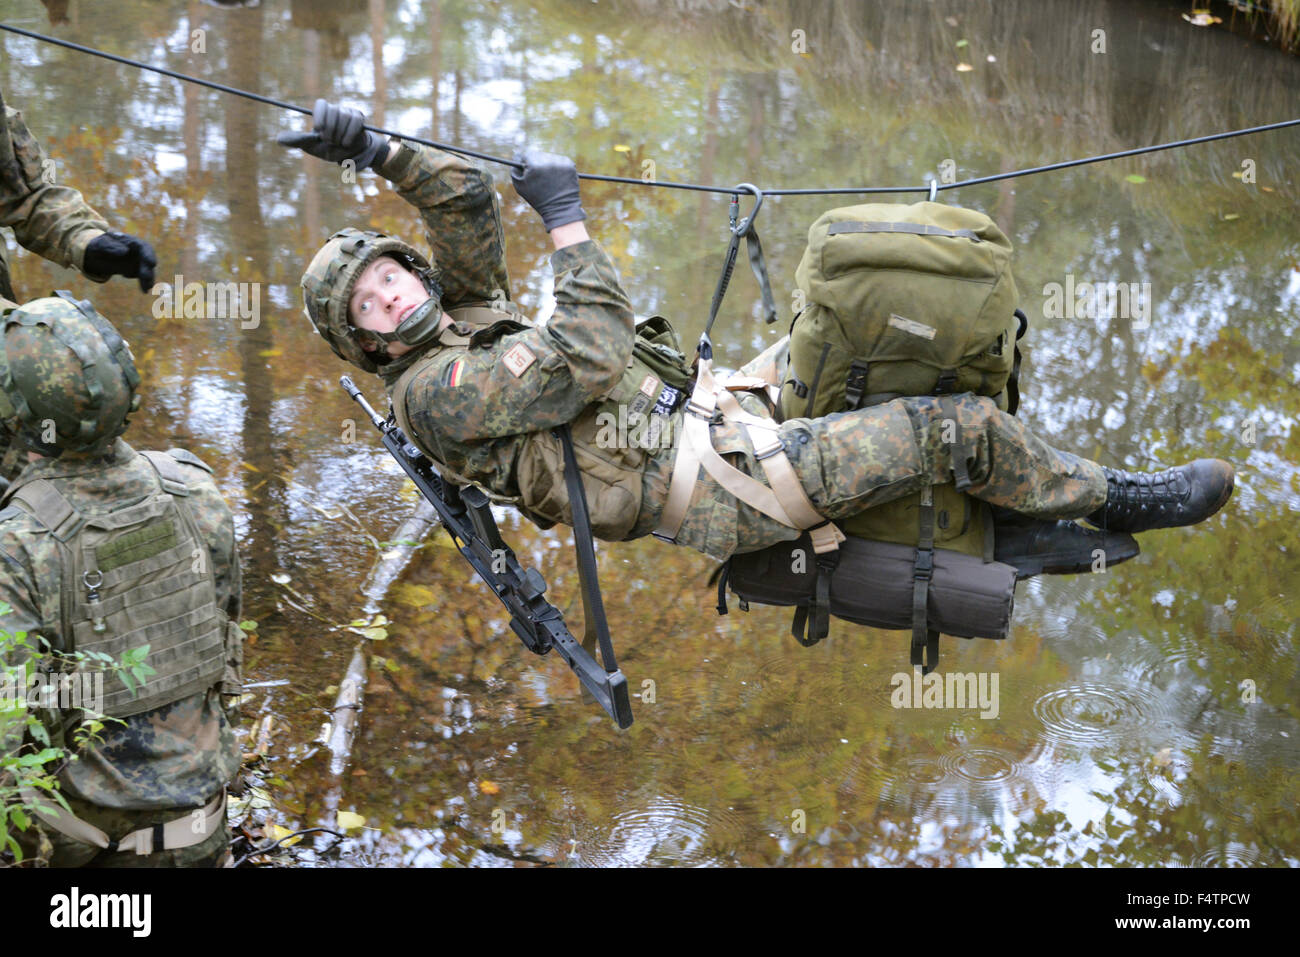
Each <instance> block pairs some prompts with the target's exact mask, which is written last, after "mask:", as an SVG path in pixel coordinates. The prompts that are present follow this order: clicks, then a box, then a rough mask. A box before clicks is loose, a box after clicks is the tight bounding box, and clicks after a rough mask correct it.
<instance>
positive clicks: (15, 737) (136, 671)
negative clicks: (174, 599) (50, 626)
mask: <svg viewBox="0 0 1300 957" xmlns="http://www.w3.org/2000/svg"><path fill="white" fill-rule="evenodd" d="M10 611H12V609H11V608H10V606H8V605H7V604H5V603H4V602H0V617H3V616H4V615H7V614H9V612H10ZM148 654H149V646H148V645H144V646H142V647H140V648H133V649H131V650H129V651H127V652H124V653H123V655H122V659H121V661H114V660H113V659H112V658H111V657H110V656H108V655H106V654H103V653H102V652H88V653H80V652H77V653H73V654H59V653H56V652H54V651H52V650H51V649H50V648H49V646H48V644H47V643H46V642H45V640H44V639H43V638H40V637H39V636H31V635H29V634H28V633H27V632H25V631H16V632H9V631H7V630H5V629H3V628H0V852H4V851H7V852H9V853H10V854H12V855H13V859H14V861H15V862H21V861H22V860H23V859H24V850H23V846H22V845H21V844H20V843H19V840H18V834H19V833H20V832H25V831H27V830H28V829H29V828H30V827H31V825H32V820H33V816H34V815H33V812H36V811H39V812H41V813H45V814H51V813H57V812H58V811H59V810H60V809H62V810H67V811H69V813H71V811H70V809H69V808H68V803H67V801H66V800H65V799H64V797H63V795H62V794H61V793H60V792H59V782H58V774H59V771H60V770H61V769H62V767H63V766H64V764H65V763H67V762H69V761H76V760H78V753H79V752H83V751H85V750H87V749H88V748H91V747H94V746H96V745H98V744H101V743H103V738H102V735H101V733H102V732H103V730H104V728H105V727H106V726H107V723H109V722H112V723H116V724H122V723H123V722H121V721H120V720H119V719H117V718H110V717H107V716H106V715H103V714H100V713H98V712H96V711H92V710H88V709H84V710H83V711H82V721H81V723H80V724H79V725H78V726H77V727H76V728H75V730H74V731H73V732H72V741H71V742H65V741H64V740H63V739H62V736H61V735H58V736H57V737H55V738H52V737H51V734H50V727H51V726H57V724H56V718H57V715H58V714H59V711H58V710H57V708H56V709H45V708H41V707H40V705H41V704H42V703H50V702H42V701H41V700H40V699H38V700H37V701H36V702H34V703H33V702H29V697H30V696H31V694H30V688H31V686H32V684H33V682H34V681H35V680H37V679H36V676H37V675H38V674H41V673H44V674H67V673H73V674H77V675H82V674H86V673H91V674H101V675H104V676H107V675H109V674H117V675H118V677H120V678H121V680H122V681H123V683H125V684H126V686H127V688H129V689H130V690H131V692H132V694H138V688H139V687H140V686H143V684H144V683H145V681H146V680H147V679H148V678H149V676H150V675H153V674H155V671H154V669H153V668H152V667H151V666H149V665H148V664H146V663H145V658H146V657H147V656H148ZM41 665H46V667H45V668H41V667H40V666H41ZM54 703H55V704H57V702H54ZM83 703H84V702H83ZM31 704H34V706H29V705H31Z"/></svg>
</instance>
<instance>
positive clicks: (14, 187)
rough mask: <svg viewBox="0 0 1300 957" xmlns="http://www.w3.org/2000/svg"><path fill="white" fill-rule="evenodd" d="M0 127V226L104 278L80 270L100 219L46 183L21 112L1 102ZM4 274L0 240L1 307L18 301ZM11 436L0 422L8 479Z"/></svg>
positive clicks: (102, 226)
mask: <svg viewBox="0 0 1300 957" xmlns="http://www.w3.org/2000/svg"><path fill="white" fill-rule="evenodd" d="M0 107H3V109H4V120H5V121H4V125H3V126H0V226H10V227H12V228H13V231H14V236H15V237H16V238H17V239H18V242H19V243H20V244H21V245H22V246H23V248H25V249H29V250H31V251H32V252H34V253H36V254H37V255H38V256H41V257H43V258H45V259H48V260H49V261H50V262H53V263H58V264H59V265H60V266H71V267H73V268H75V269H76V270H77V271H78V272H80V273H82V274H83V275H85V276H86V278H88V279H91V280H93V281H95V282H104V281H105V279H106V278H107V277H101V276H92V275H89V274H88V273H86V272H85V269H84V265H83V264H84V261H85V256H86V247H87V246H89V245H90V243H91V241H92V240H94V239H95V238H97V237H98V236H101V235H103V234H104V233H105V232H107V231H108V229H109V225H108V223H107V222H105V220H104V218H103V217H102V216H100V215H99V213H97V212H96V211H95V210H94V209H92V208H91V207H90V206H88V205H87V204H86V201H85V200H84V199H83V198H82V196H81V193H79V192H77V191H76V190H75V189H72V188H71V187H69V186H59V185H56V184H55V183H53V182H47V180H46V169H47V168H48V167H47V165H46V164H47V163H48V162H49V160H48V158H47V157H46V155H45V150H43V149H42V148H41V144H40V143H38V142H37V141H36V138H35V137H34V136H32V134H31V132H30V131H29V130H28V129H27V124H26V123H24V122H23V115H22V113H21V112H19V111H18V110H15V109H14V108H13V107H10V106H7V105H5V103H4V97H3V94H2V93H0ZM16 300H17V297H16V296H15V295H14V290H13V284H12V283H11V281H10V278H9V262H8V258H7V251H6V247H5V243H4V242H3V241H0V309H3V308H8V307H11V306H15V305H17V301H16ZM11 449H13V436H11V435H9V434H8V432H7V431H6V430H5V429H4V428H3V426H0V478H3V479H12V478H13V477H14V476H15V475H17V474H18V473H19V472H20V471H21V470H22V466H23V462H22V461H21V452H22V449H21V446H20V447H19V448H17V449H13V450H12V451H11Z"/></svg>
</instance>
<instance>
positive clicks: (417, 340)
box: [353, 297, 442, 358]
mask: <svg viewBox="0 0 1300 957" xmlns="http://www.w3.org/2000/svg"><path fill="white" fill-rule="evenodd" d="M441 304H442V301H441V300H440V299H438V298H436V297H430V298H429V299H426V300H425V301H424V302H422V303H420V305H418V306H416V307H415V309H413V310H412V311H411V314H410V315H409V316H407V317H406V318H405V319H403V320H402V321H401V322H400V323H399V324H398V326H397V328H396V329H394V330H393V331H392V332H379V331H378V330H376V329H361V328H358V327H356V326H354V327H353V328H354V329H355V330H356V339H357V340H358V341H360V342H362V343H365V342H372V343H374V344H375V349H374V351H375V353H376V354H377V355H381V356H388V357H389V358H391V356H390V354H389V352H388V346H389V343H393V342H400V343H402V344H403V345H407V346H418V345H421V344H422V343H424V342H427V341H428V340H429V339H431V338H433V334H434V333H436V332H437V331H438V322H439V320H441V319H442V309H441V308H439V307H440V306H441Z"/></svg>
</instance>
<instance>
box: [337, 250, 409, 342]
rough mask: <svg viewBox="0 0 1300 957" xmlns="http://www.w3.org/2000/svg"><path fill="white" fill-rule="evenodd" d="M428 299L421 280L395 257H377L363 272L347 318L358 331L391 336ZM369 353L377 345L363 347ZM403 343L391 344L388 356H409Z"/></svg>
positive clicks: (353, 288)
mask: <svg viewBox="0 0 1300 957" xmlns="http://www.w3.org/2000/svg"><path fill="white" fill-rule="evenodd" d="M428 298H429V293H428V292H427V291H426V290H425V288H424V283H422V282H420V277H419V276H417V275H416V274H415V273H413V272H411V271H410V270H409V269H407V268H406V267H405V266H403V265H402V264H401V263H399V262H398V261H397V260H396V259H394V258H393V257H392V256H378V257H376V258H375V261H374V262H372V263H371V264H370V265H368V266H367V267H366V268H365V269H363V270H362V271H361V275H360V276H359V277H358V278H357V284H356V285H355V286H353V287H352V298H351V299H350V300H348V317H349V318H350V319H351V320H352V324H353V325H354V326H356V327H357V328H358V329H369V330H371V331H372V332H392V331H393V330H395V329H396V328H397V327H398V326H399V325H400V324H401V322H402V320H403V319H405V318H406V317H407V316H409V315H410V314H411V312H412V311H413V310H414V309H415V307H416V306H419V305H420V304H421V303H423V302H425V301H426V300H427V299H428ZM362 348H364V349H366V350H367V351H370V350H372V349H374V348H375V345H374V343H372V342H365V343H362ZM410 351H411V347H410V346H408V345H407V344H406V343H404V342H390V343H389V344H388V354H389V355H390V356H394V357H396V356H400V355H402V354H403V353H406V352H410Z"/></svg>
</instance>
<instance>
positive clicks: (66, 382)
mask: <svg viewBox="0 0 1300 957" xmlns="http://www.w3.org/2000/svg"><path fill="white" fill-rule="evenodd" d="M139 385H140V373H139V372H137V371H136V367H135V360H134V357H133V356H132V355H131V347H130V346H129V345H127V342H126V340H125V339H123V338H122V336H121V335H120V334H119V333H118V331H117V330H116V329H114V328H113V325H112V323H110V322H109V321H108V320H107V319H105V318H104V317H103V316H101V315H100V314H99V313H97V312H96V311H95V309H94V307H93V306H92V305H91V304H90V303H89V302H88V301H86V300H82V301H81V302H78V301H77V300H75V299H73V298H72V296H71V295H69V294H68V293H58V294H56V296H53V297H50V298H48V299H34V300H32V301H31V302H29V303H26V304H25V305H22V306H18V307H17V308H14V309H10V310H8V311H7V312H6V313H5V314H4V361H3V362H2V363H0V392H3V394H4V398H3V400H0V416H5V417H6V418H7V419H8V420H9V421H10V422H11V423H13V425H14V426H15V427H16V430H17V431H19V432H20V434H21V435H22V438H23V439H24V441H25V442H26V444H27V446H28V447H29V448H31V449H33V450H35V451H37V452H39V453H41V454H42V455H48V456H57V455H60V454H62V453H64V452H73V453H85V454H95V453H101V452H104V451H107V450H108V449H109V448H110V447H111V446H112V444H113V440H114V439H116V438H117V437H118V436H119V435H121V434H122V433H123V432H124V431H126V423H127V418H128V416H129V415H130V414H131V413H132V412H134V411H135V410H136V409H137V408H138V407H139V405H140V397H139V396H138V395H136V388H137V387H138V386H139Z"/></svg>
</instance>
